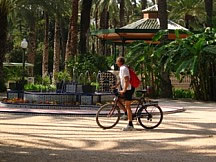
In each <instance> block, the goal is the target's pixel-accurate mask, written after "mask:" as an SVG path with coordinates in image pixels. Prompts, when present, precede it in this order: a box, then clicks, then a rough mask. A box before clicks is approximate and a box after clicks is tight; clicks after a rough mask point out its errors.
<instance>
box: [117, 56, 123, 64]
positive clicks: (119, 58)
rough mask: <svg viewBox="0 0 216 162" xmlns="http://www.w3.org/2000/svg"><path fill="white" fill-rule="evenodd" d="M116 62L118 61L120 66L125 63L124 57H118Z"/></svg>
mask: <svg viewBox="0 0 216 162" xmlns="http://www.w3.org/2000/svg"><path fill="white" fill-rule="evenodd" d="M117 60H118V61H119V62H121V63H122V65H123V64H124V63H125V59H124V57H118V58H117Z"/></svg>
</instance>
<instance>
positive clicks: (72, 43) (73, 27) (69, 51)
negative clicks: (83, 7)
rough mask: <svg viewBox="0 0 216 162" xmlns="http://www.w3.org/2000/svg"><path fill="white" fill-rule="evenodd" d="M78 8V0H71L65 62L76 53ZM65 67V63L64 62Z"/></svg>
mask: <svg viewBox="0 0 216 162" xmlns="http://www.w3.org/2000/svg"><path fill="white" fill-rule="evenodd" d="M78 8H79V0H72V15H71V20H70V27H69V32H68V40H67V45H66V53H65V62H67V61H69V59H70V58H71V57H72V56H76V55H77V41H78V29H77V26H78V24H77V21H78V11H79V10H78ZM65 69H67V64H65Z"/></svg>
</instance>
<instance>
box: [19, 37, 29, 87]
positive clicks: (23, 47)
mask: <svg viewBox="0 0 216 162" xmlns="http://www.w3.org/2000/svg"><path fill="white" fill-rule="evenodd" d="M21 47H22V49H23V57H22V62H23V76H22V90H23V91H24V84H25V52H26V49H27V47H28V42H27V41H26V39H23V41H22V42H21Z"/></svg>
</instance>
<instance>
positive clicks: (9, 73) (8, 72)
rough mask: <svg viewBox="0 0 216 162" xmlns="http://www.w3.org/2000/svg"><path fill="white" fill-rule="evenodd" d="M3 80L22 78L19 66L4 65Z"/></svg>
mask: <svg viewBox="0 0 216 162" xmlns="http://www.w3.org/2000/svg"><path fill="white" fill-rule="evenodd" d="M4 74H5V80H6V81H9V80H12V81H18V80H21V78H22V68H21V67H4Z"/></svg>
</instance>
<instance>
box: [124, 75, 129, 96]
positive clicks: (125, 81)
mask: <svg viewBox="0 0 216 162" xmlns="http://www.w3.org/2000/svg"><path fill="white" fill-rule="evenodd" d="M129 83H130V79H129V76H125V77H124V87H123V93H125V92H126V91H127V88H128V86H129Z"/></svg>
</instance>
